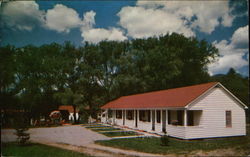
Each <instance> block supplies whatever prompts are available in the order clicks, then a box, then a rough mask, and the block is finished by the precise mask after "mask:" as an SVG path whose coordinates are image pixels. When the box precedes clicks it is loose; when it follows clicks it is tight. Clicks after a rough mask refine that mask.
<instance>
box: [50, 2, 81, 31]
mask: <svg viewBox="0 0 250 157" xmlns="http://www.w3.org/2000/svg"><path fill="white" fill-rule="evenodd" d="M81 24H82V21H81V19H80V17H79V15H78V13H77V12H76V11H75V10H74V9H71V8H68V7H66V6H64V5H62V4H56V5H55V6H54V8H53V9H49V10H48V11H47V13H46V26H47V27H48V28H49V29H52V30H56V31H58V32H66V33H68V32H69V31H70V29H72V28H76V27H79V26H80V25H81Z"/></svg>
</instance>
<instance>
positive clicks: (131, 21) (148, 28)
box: [118, 7, 194, 38]
mask: <svg viewBox="0 0 250 157" xmlns="http://www.w3.org/2000/svg"><path fill="white" fill-rule="evenodd" d="M118 16H119V17H120V22H119V24H120V25H121V26H122V27H123V28H125V29H127V31H128V36H130V37H133V38H143V37H150V36H154V35H161V34H166V33H172V32H178V33H183V34H184V35H185V36H194V33H193V32H192V30H191V29H190V28H189V27H188V26H187V25H185V22H184V21H183V20H181V18H180V17H178V16H177V15H175V14H171V13H168V12H165V11H163V10H161V9H152V8H148V9H147V8H143V7H124V8H122V9H121V11H120V12H119V13H118Z"/></svg>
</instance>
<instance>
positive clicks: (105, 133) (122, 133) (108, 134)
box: [100, 131, 140, 137]
mask: <svg viewBox="0 0 250 157" xmlns="http://www.w3.org/2000/svg"><path fill="white" fill-rule="evenodd" d="M100 133H101V132H100ZM101 134H103V135H105V136H108V137H116V136H134V135H140V134H138V133H136V132H134V131H121V132H103V133H101Z"/></svg>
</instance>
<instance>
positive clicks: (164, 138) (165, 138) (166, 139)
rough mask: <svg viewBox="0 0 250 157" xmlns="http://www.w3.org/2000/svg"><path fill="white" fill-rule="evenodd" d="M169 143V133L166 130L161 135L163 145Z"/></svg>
mask: <svg viewBox="0 0 250 157" xmlns="http://www.w3.org/2000/svg"><path fill="white" fill-rule="evenodd" d="M168 143H169V139H168V135H167V134H166V132H165V133H164V135H162V136H161V145H162V146H168Z"/></svg>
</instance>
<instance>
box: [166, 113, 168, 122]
mask: <svg viewBox="0 0 250 157" xmlns="http://www.w3.org/2000/svg"><path fill="white" fill-rule="evenodd" d="M167 125H168V109H166V126H167Z"/></svg>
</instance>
